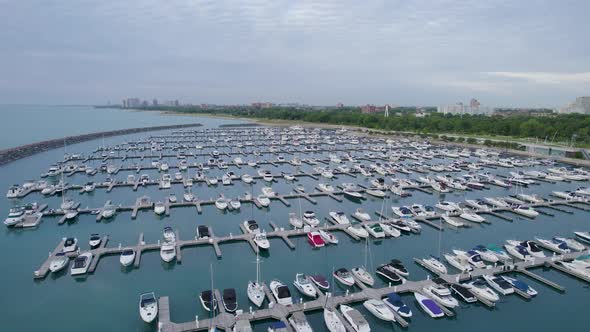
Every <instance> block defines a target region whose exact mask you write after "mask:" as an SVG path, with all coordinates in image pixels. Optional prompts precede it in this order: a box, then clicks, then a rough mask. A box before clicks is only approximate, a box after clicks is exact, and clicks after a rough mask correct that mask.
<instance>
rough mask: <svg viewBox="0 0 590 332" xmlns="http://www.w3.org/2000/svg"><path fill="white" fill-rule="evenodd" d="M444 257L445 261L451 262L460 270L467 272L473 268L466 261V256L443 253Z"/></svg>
mask: <svg viewBox="0 0 590 332" xmlns="http://www.w3.org/2000/svg"><path fill="white" fill-rule="evenodd" d="M444 257H445V259H446V260H447V262H449V264H451V266H453V267H454V268H456V269H457V270H459V271H461V272H468V271H471V270H473V267H471V265H470V264H469V262H468V261H467V258H466V257H464V256H458V255H449V254H444Z"/></svg>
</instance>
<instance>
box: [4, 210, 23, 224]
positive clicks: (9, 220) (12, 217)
mask: <svg viewBox="0 0 590 332" xmlns="http://www.w3.org/2000/svg"><path fill="white" fill-rule="evenodd" d="M24 214H25V209H24V208H22V207H16V208H11V209H10V212H8V217H6V219H4V225H5V226H6V227H10V226H14V225H16V224H18V223H19V222H20V221H22V220H23V216H24Z"/></svg>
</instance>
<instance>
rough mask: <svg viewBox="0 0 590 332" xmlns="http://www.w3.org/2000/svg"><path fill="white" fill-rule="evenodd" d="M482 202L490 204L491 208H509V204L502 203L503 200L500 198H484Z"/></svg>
mask: <svg viewBox="0 0 590 332" xmlns="http://www.w3.org/2000/svg"><path fill="white" fill-rule="evenodd" d="M484 200H485V201H486V202H487V203H488V204H490V205H491V206H494V207H497V208H507V207H510V204H508V203H506V202H504V200H502V199H501V198H495V197H486V198H484Z"/></svg>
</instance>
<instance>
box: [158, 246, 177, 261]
mask: <svg viewBox="0 0 590 332" xmlns="http://www.w3.org/2000/svg"><path fill="white" fill-rule="evenodd" d="M160 257H161V258H162V260H163V261H164V262H166V263H169V262H171V261H173V260H174V258H176V245H175V244H174V243H171V242H164V243H163V244H162V245H161V246H160Z"/></svg>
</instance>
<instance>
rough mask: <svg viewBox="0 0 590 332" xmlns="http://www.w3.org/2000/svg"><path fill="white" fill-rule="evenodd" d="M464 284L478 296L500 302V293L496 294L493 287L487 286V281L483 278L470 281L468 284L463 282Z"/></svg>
mask: <svg viewBox="0 0 590 332" xmlns="http://www.w3.org/2000/svg"><path fill="white" fill-rule="evenodd" d="M463 286H465V287H466V288H468V289H469V290H470V291H471V292H472V293H473V294H475V295H476V296H479V297H481V298H483V299H486V300H488V301H491V302H498V300H500V297H499V296H498V294H496V292H494V291H493V290H492V289H490V288H489V287H488V286H486V282H485V281H483V280H481V279H477V280H474V281H471V282H468V283H466V284H463Z"/></svg>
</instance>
